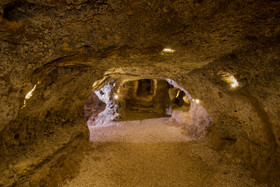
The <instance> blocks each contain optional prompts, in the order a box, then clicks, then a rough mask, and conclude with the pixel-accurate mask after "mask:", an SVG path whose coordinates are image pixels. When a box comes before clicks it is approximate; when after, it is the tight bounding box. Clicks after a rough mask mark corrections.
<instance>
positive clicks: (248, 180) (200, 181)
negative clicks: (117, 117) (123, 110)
mask: <svg viewBox="0 0 280 187" xmlns="http://www.w3.org/2000/svg"><path fill="white" fill-rule="evenodd" d="M90 131H91V141H93V142H92V145H91V146H92V149H91V150H90V151H88V152H87V153H86V155H85V157H84V160H83V162H82V164H81V169H80V172H79V174H78V175H77V176H76V177H75V178H74V179H73V180H71V181H68V182H67V184H66V185H65V186H75V187H76V186H88V187H91V186H176V187H177V186H199V187H201V186H232V187H238V186H240V187H241V186H242V187H243V186H266V185H264V184H259V183H258V182H256V180H255V179H253V178H252V177H251V174H250V172H249V171H248V170H247V169H246V168H245V165H244V164H243V162H242V161H240V160H237V159H232V158H230V156H229V155H227V154H225V153H220V152H219V153H218V152H217V151H215V150H213V149H212V148H211V145H210V143H209V141H208V140H207V138H204V139H202V140H192V141H190V140H191V139H190V138H188V137H186V136H185V135H184V134H185V132H184V131H183V129H182V128H181V127H180V126H178V125H176V124H173V123H172V122H170V121H169V120H168V118H160V119H147V120H141V121H129V122H113V123H112V124H110V125H109V126H106V127H93V128H90Z"/></svg>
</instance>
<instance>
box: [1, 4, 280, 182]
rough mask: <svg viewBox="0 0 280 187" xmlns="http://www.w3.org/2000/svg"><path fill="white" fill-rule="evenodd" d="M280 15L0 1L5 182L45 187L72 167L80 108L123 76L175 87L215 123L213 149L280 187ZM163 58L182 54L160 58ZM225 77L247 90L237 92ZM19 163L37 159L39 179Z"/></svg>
mask: <svg viewBox="0 0 280 187" xmlns="http://www.w3.org/2000/svg"><path fill="white" fill-rule="evenodd" d="M279 10H280V2H278V1H276V0H245V1H244V0H231V1H225V0H217V1H214V0H190V1H186V0H177V1H173V0H167V1H164V2H163V1H159V0H155V1H146V0H140V1H130V0H127V1H117V0H92V1H90V0H77V1H74V0H58V1H57V0H20V1H16V0H4V1H3V0H2V1H1V2H0V59H1V66H0V88H1V89H0V94H1V98H0V106H1V109H0V117H1V122H0V143H1V146H0V154H1V155H0V158H1V162H0V165H1V169H0V170H1V173H5V174H3V175H1V176H0V177H1V178H0V181H1V183H2V184H3V185H8V184H16V185H19V186H20V185H23V184H24V183H25V182H26V181H27V179H28V178H29V177H31V176H33V177H34V178H36V180H35V179H34V180H33V182H32V185H35V186H36V185H37V186H38V185H39V184H40V183H41V181H45V183H48V180H49V179H47V178H44V176H43V175H40V176H39V175H38V173H37V171H38V172H39V170H40V168H43V167H46V168H50V167H51V166H52V165H56V163H59V160H57V159H55V157H56V156H59V154H63V155H66V156H65V159H63V160H67V158H66V157H67V152H71V151H72V150H71V147H72V148H73V147H75V146H74V144H75V143H70V144H69V143H62V142H69V140H70V139H75V138H74V137H76V136H75V135H74V134H75V133H78V134H79V133H81V136H78V138H77V139H76V141H74V142H80V143H81V144H83V143H85V142H86V140H87V139H88V132H87V131H88V130H87V127H86V125H85V123H84V121H83V118H84V115H83V106H84V104H85V103H86V100H87V98H88V97H89V96H90V94H91V93H92V90H91V85H92V84H93V82H94V81H96V80H98V79H101V78H102V77H103V73H104V72H106V71H107V70H109V69H112V68H113V69H112V70H119V69H118V68H121V69H122V70H124V71H126V73H127V74H135V75H137V76H154V77H161V78H171V79H173V80H175V81H176V82H177V83H178V84H180V85H181V86H182V87H183V88H185V89H186V90H187V91H188V92H189V93H190V94H191V95H192V96H193V97H194V98H199V99H200V100H201V101H202V102H201V105H202V106H203V107H204V108H205V109H206V110H207V112H208V113H209V114H210V116H211V117H212V119H213V127H212V128H211V130H210V131H209V133H208V136H209V137H212V140H213V147H215V148H216V149H217V150H224V149H225V150H227V151H229V152H230V153H232V155H234V156H237V157H240V158H242V159H244V161H245V162H246V163H247V164H248V165H249V166H251V167H253V170H252V171H253V172H254V174H255V176H256V177H257V178H258V179H260V180H264V181H267V182H269V183H276V184H277V183H278V184H280V182H279V173H280V172H279V168H280V167H279V162H280V146H279V145H280V126H279V121H280V119H279V116H280V108H279V106H280V105H279V104H280V103H279V101H280V95H279V93H280V90H279V89H280V81H279V80H280V75H279V71H280V63H279V62H280V46H279V43H280V26H279V23H280V15H279V12H280V11H279ZM164 47H171V48H173V49H175V50H176V51H175V53H173V54H164V53H161V50H162V49H163V48H164ZM220 71H224V72H230V73H231V74H233V75H234V76H235V77H236V78H237V79H238V81H239V83H240V87H239V88H237V89H231V88H230V86H229V85H227V84H226V83H225V82H224V81H222V79H221V78H220V77H219V76H218V73H219V72H220ZM118 73H119V72H116V74H118ZM38 82H41V84H38V86H37V88H36V90H35V91H34V94H33V97H32V98H31V99H29V100H28V101H27V105H26V107H25V108H24V109H21V107H22V104H23V101H24V96H25V94H26V93H27V92H28V91H30V90H31V89H32V87H33V86H34V85H35V84H36V83H38ZM59 132H63V133H65V136H63V133H59ZM53 134H57V135H56V136H55V137H60V138H61V139H60V140H56V138H55V137H54V136H52V135H53ZM60 134H61V136H60ZM44 138H48V142H49V143H50V144H51V146H50V147H53V149H47V150H45V153H46V155H47V156H46V158H48V159H47V160H45V159H43V158H44V157H42V156H41V154H35V155H33V153H34V151H32V150H34V149H36V144H37V145H42V144H38V142H44ZM70 142H71V141H70ZM61 144H62V145H61ZM60 145H61V146H62V147H64V148H62V147H61V146H60ZM78 147H79V146H78ZM54 150H61V152H57V151H54ZM83 150H84V148H82V146H81V152H83ZM24 151H25V152H24ZM19 153H24V155H26V156H27V157H28V158H32V159H30V160H36V159H34V158H37V159H38V160H39V161H36V162H35V161H34V163H31V165H32V168H31V170H32V171H31V173H24V172H23V171H29V170H28V168H29V167H27V166H26V167H25V165H24V164H22V165H21V166H24V167H22V168H18V167H16V166H18V164H19V163H20V162H21V161H22V162H23V163H26V162H25V161H24V159H22V157H20V156H21V155H22V154H19ZM32 155H33V156H32ZM69 155H70V154H69ZM78 155H82V154H78ZM51 158H54V159H51ZM61 158H63V157H61ZM69 159H70V156H69ZM69 162H70V161H69ZM70 165H71V164H70ZM29 169H30V168H29ZM46 171H50V170H46ZM56 171H57V172H59V170H56ZM43 173H44V174H45V175H46V176H48V172H43ZM36 175H38V176H36ZM50 175H51V174H50ZM2 178H3V179H2ZM7 179H8V180H7ZM19 179H20V180H19ZM58 180H63V177H62V178H59V179H58ZM57 182H58V181H57ZM1 183H0V184H1ZM45 183H43V184H45Z"/></svg>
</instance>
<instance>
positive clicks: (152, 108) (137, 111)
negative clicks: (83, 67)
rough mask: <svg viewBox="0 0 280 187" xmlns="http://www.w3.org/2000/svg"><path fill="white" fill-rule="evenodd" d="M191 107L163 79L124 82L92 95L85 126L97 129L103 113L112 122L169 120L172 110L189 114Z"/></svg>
mask: <svg viewBox="0 0 280 187" xmlns="http://www.w3.org/2000/svg"><path fill="white" fill-rule="evenodd" d="M116 82H117V81H116ZM105 98H106V99H105ZM102 99H103V101H102ZM190 104H191V102H190V98H189V97H188V96H187V95H186V93H185V92H184V91H183V90H181V89H179V88H176V87H174V86H173V85H172V84H170V83H168V81H166V80H164V79H138V80H123V81H120V83H118V84H116V83H114V86H112V85H111V86H110V84H109V85H107V86H105V87H103V88H102V89H100V90H98V91H95V92H94V93H92V95H91V96H90V98H89V99H88V101H87V103H86V105H85V119H86V120H87V122H88V125H96V124H97V122H98V121H100V118H102V113H103V114H105V113H106V115H103V117H105V118H108V117H109V118H110V119H111V120H113V121H133V120H143V119H152V118H161V117H171V115H172V113H173V111H174V110H179V111H184V112H188V111H189V109H190ZM103 121H104V120H103Z"/></svg>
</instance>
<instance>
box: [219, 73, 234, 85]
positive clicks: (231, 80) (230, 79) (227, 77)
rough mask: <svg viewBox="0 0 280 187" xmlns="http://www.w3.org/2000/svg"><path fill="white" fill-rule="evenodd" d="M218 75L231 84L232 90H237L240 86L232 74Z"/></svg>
mask: <svg viewBox="0 0 280 187" xmlns="http://www.w3.org/2000/svg"><path fill="white" fill-rule="evenodd" d="M218 75H221V76H222V78H223V80H224V81H226V82H227V83H229V84H230V85H231V87H232V88H236V87H237V86H239V83H238V81H237V80H236V79H235V77H234V76H233V75H232V74H230V73H225V72H219V73H218Z"/></svg>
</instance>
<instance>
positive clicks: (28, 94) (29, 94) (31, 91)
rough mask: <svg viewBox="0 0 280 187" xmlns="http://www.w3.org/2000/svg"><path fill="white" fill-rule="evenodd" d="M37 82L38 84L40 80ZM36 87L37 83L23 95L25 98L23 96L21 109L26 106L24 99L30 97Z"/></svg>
mask: <svg viewBox="0 0 280 187" xmlns="http://www.w3.org/2000/svg"><path fill="white" fill-rule="evenodd" d="M38 84H40V82H39V83H38ZM36 87H37V84H35V85H34V86H33V88H32V90H30V91H29V92H28V93H27V94H26V95H25V98H24V101H23V106H22V107H21V109H23V108H24V107H25V106H26V101H27V100H28V99H30V98H31V97H32V95H33V92H34V90H35V89H36Z"/></svg>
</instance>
